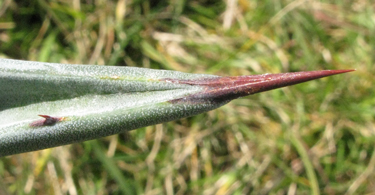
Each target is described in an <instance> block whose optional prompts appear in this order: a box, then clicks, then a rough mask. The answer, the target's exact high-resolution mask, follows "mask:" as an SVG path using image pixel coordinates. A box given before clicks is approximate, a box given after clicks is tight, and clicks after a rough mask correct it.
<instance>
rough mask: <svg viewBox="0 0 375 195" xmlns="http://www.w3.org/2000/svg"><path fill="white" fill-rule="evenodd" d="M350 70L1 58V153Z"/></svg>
mask: <svg viewBox="0 0 375 195" xmlns="http://www.w3.org/2000/svg"><path fill="white" fill-rule="evenodd" d="M348 71H351V70H335V71H330V70H326V71H311V72H299V73H285V74H266V75H255V76H240V77H218V76H213V75H205V74H188V73H181V72H176V71H166V70H151V69H145V68H129V67H112V66H94V65H67V64H54V63H42V62H30V61H20V60H8V59H0V91H1V93H0V156H6V155H11V154H17V153H22V152H28V151H34V150H40V149H44V148H50V147H55V146H60V145H65V144H70V143H74V142H80V141H85V140H90V139H95V138H99V137H103V136H108V135H112V134H116V133H120V132H122V131H126V130H132V129H136V128H140V127H144V126H148V125H153V124H158V123H162V122H167V121H171V120H175V119H179V118H184V117H188V116H192V115H196V114H199V113H202V112H206V111H209V110H212V109H215V108H217V107H220V106H222V105H224V104H226V103H228V102H229V101H230V100H232V99H235V98H238V97H241V96H246V95H249V94H253V93H257V92H261V91H266V90H270V89H274V88H278V87H282V86H287V85H292V84H296V83H300V82H305V81H308V80H312V79H316V78H321V77H324V76H329V75H333V74H339V73H344V72H348Z"/></svg>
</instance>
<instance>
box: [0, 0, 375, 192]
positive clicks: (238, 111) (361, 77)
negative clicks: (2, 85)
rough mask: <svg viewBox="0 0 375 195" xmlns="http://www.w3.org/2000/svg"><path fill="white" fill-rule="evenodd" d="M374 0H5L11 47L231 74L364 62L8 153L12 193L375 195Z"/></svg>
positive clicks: (44, 54) (0, 170) (45, 57)
mask: <svg viewBox="0 0 375 195" xmlns="http://www.w3.org/2000/svg"><path fill="white" fill-rule="evenodd" d="M374 12H375V4H374V3H373V1H371V0H335V1H328V0H321V1H314V0H296V1H292V0H276V1H274V0H272V1H271V0H221V1H215V0H189V1H187V0H181V1H178V0H169V1H155V0H118V1H110V0H83V1H79V0H49V1H47V0H36V1H16V0H0V57H2V58H12V59H24V60H35V61H44V62H58V63H74V64H98V65H104V64H105V65H118V66H138V67H147V68H155V69H169V70H177V71H183V72H191V73H209V74H216V75H222V76H237V75H251V74H263V73H280V72H291V71H307V70H323V69H357V71H356V72H354V73H348V74H344V75H338V76H333V77H329V78H324V79H320V80H317V81H312V82H308V83H304V84H299V85H296V86H293V87H287V88H282V89H278V90H274V91H270V92H264V93H261V94H256V95H252V96H249V97H246V98H242V99H238V100H234V101H232V102H231V103H229V104H228V105H225V106H223V107H221V108H219V109H217V110H214V111H211V112H208V113H205V114H201V115H198V116H195V117H191V118H187V119H181V120H179V121H175V122H170V123H166V124H160V125H156V126H150V127H146V128H142V129H138V130H134V131H130V132H127V133H123V134H120V135H114V136H110V137H107V138H103V139H100V140H93V141H87V142H84V143H78V144H73V145H68V146H63V147H57V148H52V149H46V150H42V151H37V152H30V153H25V154H19V155H13V156H9V157H4V158H1V161H0V194H57V195H60V194H70V195H75V194H148V195H152V194H168V195H169V194H207V195H208V194H219V195H221V194H288V195H289V194H290V195H292V194H345V193H346V194H366V193H367V194H372V193H374V191H375V182H374V181H375V180H374V179H375V170H374V166H375V150H374V147H375V144H374V143H375V137H374V135H375V122H374V116H375V111H374V103H375V97H374V89H373V86H372V85H373V83H374V81H375V79H374V78H375V77H374V72H375V71H374V69H375V66H374V65H375V63H374V60H375V58H374V56H375V55H374V54H375V36H374V33H375V13H374Z"/></svg>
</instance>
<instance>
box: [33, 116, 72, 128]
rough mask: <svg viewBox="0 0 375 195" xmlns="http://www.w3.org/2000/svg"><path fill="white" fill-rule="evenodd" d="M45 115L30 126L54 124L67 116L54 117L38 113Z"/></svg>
mask: <svg viewBox="0 0 375 195" xmlns="http://www.w3.org/2000/svg"><path fill="white" fill-rule="evenodd" d="M38 116H40V117H43V119H39V120H36V121H34V122H32V123H30V124H29V126H30V127H42V126H52V125H55V124H56V123H57V122H60V121H63V120H65V117H52V116H49V115H42V114H41V115H38Z"/></svg>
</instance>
